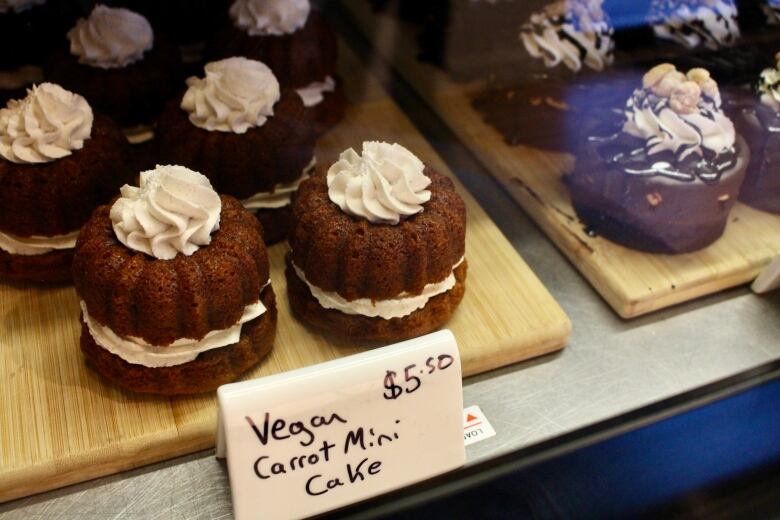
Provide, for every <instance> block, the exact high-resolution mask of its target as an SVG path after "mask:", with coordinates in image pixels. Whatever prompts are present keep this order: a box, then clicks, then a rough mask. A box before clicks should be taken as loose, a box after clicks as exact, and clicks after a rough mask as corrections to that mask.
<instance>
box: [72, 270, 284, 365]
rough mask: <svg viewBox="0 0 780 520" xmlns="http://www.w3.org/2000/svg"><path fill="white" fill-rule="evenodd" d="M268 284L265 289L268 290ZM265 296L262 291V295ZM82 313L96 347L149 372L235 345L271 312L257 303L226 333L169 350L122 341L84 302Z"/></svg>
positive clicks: (179, 342)
mask: <svg viewBox="0 0 780 520" xmlns="http://www.w3.org/2000/svg"><path fill="white" fill-rule="evenodd" d="M270 283H271V282H270V281H268V282H267V283H266V284H265V285H264V286H263V289H265V287H267V286H268V285H269V284H270ZM260 292H261V293H262V290H261V291H260ZM80 303H81V312H82V315H83V319H84V323H86V324H87V329H89V334H90V336H92V339H94V340H95V343H97V344H98V345H100V346H101V347H103V348H104V349H106V350H108V351H109V352H111V353H112V354H114V355H116V356H119V357H120V358H122V359H124V360H125V361H127V362H128V363H131V364H134V365H143V366H145V367H149V368H160V367H172V366H175V365H181V364H183V363H188V362H190V361H192V360H194V359H195V358H197V357H198V354H200V353H201V352H206V351H208V350H213V349H215V348H221V347H227V346H230V345H235V344H236V343H238V340H239V339H240V338H241V328H242V325H243V324H244V323H247V322H249V321H252V320H254V319H255V318H257V317H259V316H262V315H263V314H264V313H265V311H266V310H267V309H266V307H265V305H263V302H262V301H260V300H257V301H256V302H255V303H251V304H249V305H247V306H246V307H244V313H243V314H242V315H241V317H240V318H239V320H238V322H236V324H235V325H233V326H231V327H228V328H226V329H222V330H212V331H211V332H209V333H208V334H206V335H205V336H204V337H203V339H200V340H197V339H191V338H181V339H177V340H176V341H174V342H173V343H171V344H170V345H167V346H155V345H150V344H149V343H147V342H146V341H144V340H143V339H141V338H136V337H134V336H127V337H124V338H123V337H121V336H119V335H117V334H116V333H115V332H114V331H113V330H111V329H110V328H109V327H106V326H105V325H101V324H100V323H98V322H97V321H95V320H94V319H93V318H92V317H91V316H90V315H89V312H87V305H86V303H84V301H83V300H82V301H81V302H80Z"/></svg>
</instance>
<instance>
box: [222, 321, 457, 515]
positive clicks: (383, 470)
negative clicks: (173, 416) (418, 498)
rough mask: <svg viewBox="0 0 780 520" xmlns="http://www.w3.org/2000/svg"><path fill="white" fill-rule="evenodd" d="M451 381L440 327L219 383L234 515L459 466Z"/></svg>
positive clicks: (351, 496)
mask: <svg viewBox="0 0 780 520" xmlns="http://www.w3.org/2000/svg"><path fill="white" fill-rule="evenodd" d="M461 385H462V382H461V366H460V356H459V354H458V348H457V344H456V343H455V338H454V337H453V335H452V333H451V332H450V331H448V330H444V331H440V332H436V333H433V334H429V335H427V336H423V337H420V338H417V339H414V340H410V341H405V342H403V343H398V344H395V345H391V346H388V347H384V348H379V349H374V350H370V351H367V352H364V353H361V354H357V355H354V356H348V357H345V358H341V359H338V360H334V361H329V362H327V363H321V364H319V365H314V366H309V367H305V368H302V369H299V370H294V371H292V372H287V373H283V374H276V375H273V376H269V377H265V378H262V379H256V380H252V381H245V382H241V383H234V384H230V385H225V386H222V387H220V388H219V390H218V392H217V398H218V401H219V419H218V420H219V425H218V426H219V427H218V434H217V456H218V457H224V456H225V455H227V460H228V472H229V474H230V486H231V489H232V496H233V509H234V513H235V516H236V518H237V519H239V520H242V519H249V518H300V517H306V516H310V515H316V514H319V513H323V512H326V511H330V510H332V509H335V508H338V507H342V506H345V505H348V504H350V503H353V502H356V501H359V500H363V499H366V498H369V497H372V496H375V495H378V494H381V493H385V492H388V491H391V490H393V489H397V488H399V487H402V486H404V485H407V484H411V483H414V482H418V481H421V480H424V479H426V478H429V477H432V476H434V475H438V474H440V473H443V472H446V471H449V470H453V469H455V468H458V467H460V466H462V465H463V464H464V462H465V449H464V445H463V442H462V441H461V438H460V432H461V431H463V430H462V428H463V422H462V413H463V391H462V386H461Z"/></svg>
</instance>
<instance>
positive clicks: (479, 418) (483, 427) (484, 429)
mask: <svg viewBox="0 0 780 520" xmlns="http://www.w3.org/2000/svg"><path fill="white" fill-rule="evenodd" d="M495 434H496V430H494V429H493V426H492V425H491V424H490V422H489V421H488V420H487V417H485V414H484V413H482V409H480V407H479V406H476V405H474V406H469V407H468V408H466V409H464V410H463V444H464V445H466V446H469V445H471V444H474V443H476V442H479V441H484V440H485V439H489V438H490V437H493V436H494V435H495Z"/></svg>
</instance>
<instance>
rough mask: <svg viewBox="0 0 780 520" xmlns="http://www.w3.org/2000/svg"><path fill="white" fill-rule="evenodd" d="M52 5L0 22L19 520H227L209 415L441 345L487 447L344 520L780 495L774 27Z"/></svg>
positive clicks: (749, 12)
mask: <svg viewBox="0 0 780 520" xmlns="http://www.w3.org/2000/svg"><path fill="white" fill-rule="evenodd" d="M50 4H53V5H50ZM61 4H62V5H60V3H56V2H52V1H51V0H47V1H40V0H36V1H21V2H6V5H4V4H3V3H2V1H0V28H4V27H8V28H9V29H8V31H0V34H2V35H5V36H0V41H2V42H5V41H6V40H5V38H6V37H8V38H9V40H8V41H9V43H8V45H6V46H4V48H12V47H13V45H12V44H11V43H10V39H12V38H14V37H16V38H20V39H24V38H30V37H32V35H36V34H44V35H45V38H41V39H39V40H36V43H35V45H32V44H31V45H30V46H29V47H30V48H29V49H25V50H24V53H20V54H18V55H16V54H13V53H7V52H6V51H2V52H0V58H2V59H0V100H2V102H3V104H4V106H5V108H4V109H3V110H2V111H0V316H1V317H2V323H3V326H2V328H0V394H1V395H2V396H3V403H4V405H3V407H2V412H0V446H2V450H0V502H2V503H0V518H9V519H10V518H28V517H37V516H40V517H65V518H70V517H73V518H76V517H79V518H82V517H89V516H90V515H91V516H94V517H96V518H98V517H104V516H108V515H112V516H119V517H123V516H124V517H127V518H146V517H151V516H163V517H165V516H169V517H179V516H182V517H188V518H189V517H204V518H206V517H209V518H213V517H222V516H227V517H230V516H231V515H232V511H233V510H232V506H231V491H230V485H229V480H228V472H227V468H226V465H225V464H224V463H222V462H220V461H218V460H217V459H215V458H214V451H213V447H214V444H215V431H216V430H215V425H216V421H217V400H216V393H215V389H216V388H217V387H218V386H220V385H222V384H225V383H229V382H231V381H236V380H252V379H255V378H261V377H264V376H269V375H273V374H282V373H286V372H288V371H291V370H294V369H297V368H300V367H306V366H312V365H316V364H318V363H323V362H327V361H331V360H336V359H339V358H344V357H347V356H350V355H352V354H356V353H360V352H366V351H367V350H370V349H371V348H375V347H379V346H384V345H388V344H391V343H394V342H396V341H400V340H404V339H407V338H414V337H418V336H421V335H424V334H426V333H428V332H431V331H434V330H438V329H441V328H447V329H449V330H451V331H452V333H453V335H454V337H455V339H456V340H457V343H458V349H459V352H460V361H461V364H462V375H463V378H464V379H463V404H464V406H466V407H469V406H473V405H476V406H478V407H479V409H480V413H482V414H484V420H485V421H489V423H490V424H491V425H492V429H494V430H495V435H494V436H489V437H487V438H484V439H481V440H479V441H478V442H475V443H473V444H470V443H467V446H466V465H465V467H464V468H462V469H459V470H456V471H454V472H452V473H448V474H445V475H442V476H439V477H434V478H432V479H430V480H428V481H424V482H422V483H418V484H415V485H413V486H409V487H403V488H401V489H400V490H397V491H395V492H393V493H391V494H390V495H387V496H380V497H377V498H373V499H369V500H368V501H365V502H360V503H358V504H354V505H348V506H346V507H345V508H343V509H338V510H336V511H333V512H331V514H332V515H334V516H337V517H338V516H355V517H380V516H394V515H407V516H410V517H419V516H423V515H424V516H431V515H433V516H437V515H438V516H442V517H445V516H448V515H450V517H451V515H456V516H457V514H458V513H457V512H463V511H471V513H470V514H474V515H476V516H481V515H482V514H484V515H485V516H497V517H502V516H514V515H517V516H536V515H537V514H541V513H540V511H543V510H544V511H545V514H546V515H549V516H604V515H616V516H623V515H632V514H637V513H646V514H655V513H658V514H661V513H664V512H677V513H679V514H682V515H683V516H684V515H686V514H690V511H689V510H687V509H686V508H685V503H684V502H682V501H683V500H684V499H685V497H687V496H691V494H693V493H705V494H706V493H711V494H712V496H716V495H717V494H718V493H720V494H721V495H722V494H727V495H728V494H734V495H735V496H736V495H737V494H738V490H744V489H752V490H755V493H756V495H755V496H759V494H760V492H761V490H760V489H758V488H756V485H755V483H756V482H761V481H770V482H771V481H776V479H777V471H776V464H777V462H778V460H779V459H778V457H779V456H780V454H779V453H778V452H777V449H776V448H777V446H775V445H774V444H776V443H772V442H771V440H767V439H771V438H773V435H774V437H775V438H776V434H777V431H778V429H777V417H776V413H775V412H774V411H773V409H772V407H771V406H767V405H766V403H771V401H772V399H773V397H776V395H777V392H776V386H777V385H776V384H775V383H776V379H777V366H776V365H777V362H778V359H780V343H778V342H777V340H776V338H777V335H778V333H779V332H780V299H778V296H779V295H778V293H777V291H774V292H771V291H769V292H766V293H762V294H758V293H756V292H753V291H751V289H750V287H749V284H750V283H751V282H752V281H753V280H754V279H755V278H756V277H757V276H758V275H759V273H761V272H762V271H763V272H766V273H768V274H765V276H766V277H767V278H768V279H771V278H772V274H771V272H770V271H771V269H772V267H771V266H770V264H771V263H772V261H773V259H775V258H777V257H778V256H780V215H778V212H777V207H776V206H777V202H778V201H779V200H780V191H779V190H778V189H777V186H780V182H778V178H780V177H778V172H776V171H775V162H776V161H775V158H776V157H775V156H776V152H775V150H774V146H775V145H776V144H777V143H776V142H775V134H776V133H777V131H778V130H777V128H775V127H776V126H777V125H776V123H777V121H776V120H777V118H778V114H780V108H779V107H780V105H778V100H780V94H778V85H779V84H780V79H779V78H780V72H778V61H777V57H776V52H780V32H778V27H780V25H777V12H778V11H777V6H775V5H774V3H773V2H769V1H767V2H764V1H763V0H760V1H759V0H754V1H751V0H745V1H743V2H734V1H732V0H717V1H715V0H690V1H679V2H655V1H650V0H647V1H644V0H643V1H642V2H633V1H621V0H603V1H599V0H592V1H591V0H559V1H556V2H547V1H537V0H534V1H528V2H525V1H520V0H491V1H481V0H463V1H461V0H449V1H434V2H424V3H421V2H411V1H410V2H407V1H404V0H389V1H384V0H381V1H380V0H376V1H371V0H341V1H339V2H322V3H317V2H313V3H310V2H308V1H307V0H295V1H285V2H282V1H279V0H236V1H235V2H230V1H222V0H212V1H206V2H193V3H187V2H171V3H170V4H169V5H168V4H166V5H162V4H160V5H158V4H156V3H154V2H144V1H130V0H128V1H121V0H117V1H112V2H108V3H107V4H101V5H93V3H92V2H62V3H61ZM184 4H187V5H186V6H185V5H184ZM177 12H181V13H184V14H182V15H181V17H178V16H176V15H175V13H177ZM6 54H8V55H6ZM11 54H13V55H11ZM6 100H7V104H6ZM123 133H124V135H122V134H123ZM770 282H771V280H770ZM770 285H771V284H770ZM258 294H259V296H258ZM407 378H409V375H408V373H407ZM407 381H408V379H407ZM418 381H419V380H418ZM467 409H468V408H467ZM707 421H709V422H707ZM250 422H251V421H250ZM703 425H706V428H705V427H704V426H703ZM737 425H740V426H739V427H737ZM745 425H747V426H745ZM704 431H707V432H709V431H712V432H715V434H713V435H710V436H709V437H708V436H706V435H705V434H704V433H703V432H704ZM718 433H721V434H722V435H721V436H718ZM696 439H700V440H701V446H699V449H698V450H690V453H686V454H685V455H686V457H688V458H685V459H684V460H685V462H684V463H683V462H681V460H683V459H680V460H676V461H675V453H677V454H678V455H679V454H680V451H679V450H683V451H684V450H685V448H684V446H685V445H686V443H688V445H691V444H695V443H696ZM675 442H678V444H674V443H675ZM643 443H644V444H643ZM738 443H739V445H740V446H744V449H745V452H746V453H748V454H749V456H746V457H745V458H744V460H742V461H741V463H740V464H737V463H735V462H734V461H732V460H731V459H729V457H727V456H726V453H728V449H726V447H729V448H731V449H737V448H735V446H736V445H737V444H738ZM643 446H653V447H656V448H657V450H656V451H653V452H652V453H653V455H652V457H651V456H649V455H648V456H647V457H645V458H642V457H631V456H627V455H626V453H630V452H632V450H638V451H637V453H639V452H640V451H641V449H642V447H643ZM670 446H671V447H670ZM664 447H669V448H668V449H665V448H664ZM675 450H678V451H677V452H675ZM707 453H709V454H710V456H711V458H710V459H706V456H705V455H706V454H707ZM598 457H606V458H609V459H614V460H615V461H616V462H615V464H613V465H610V466H608V467H607V466H605V467H603V468H599V467H598V464H596V463H595V462H594V460H598ZM651 458H652V460H650V459H651ZM705 459H706V460H705ZM651 466H652V468H653V469H652V471H651V470H650V469H649V468H650V467H651ZM656 466H657V467H656ZM669 472H674V474H675V476H679V485H675V486H667V487H659V486H655V487H654V486H653V485H652V483H653V482H655V481H654V480H653V479H660V480H663V479H668V478H670V476H669V475H670V473H669ZM702 475H706V478H703V477H702ZM756 475H758V476H756ZM632 477H633V478H634V480H635V482H636V486H635V487H633V488H630V487H629V486H620V485H618V484H617V483H619V482H622V481H623V480H624V479H627V478H632ZM600 479H601V480H600ZM773 479H774V480H773ZM589 482H590V483H593V485H591V486H588V485H587V484H586V483H589ZM604 482H611V484H609V485H607V484H603V483H604ZM643 483H645V484H646V485H643ZM602 484H603V485H602ZM599 486H602V487H599ZM604 486H607V487H604ZM717 486H721V487H717ZM723 486H725V487H723ZM607 488H609V490H606V489H607ZM515 489H517V490H519V489H522V490H523V491H522V493H520V492H519V491H518V492H517V493H519V494H516V493H514V492H513V491H512V490H515ZM553 490H555V491H553ZM713 490H714V491H713ZM724 490H725V491H724ZM740 492H742V491H740ZM589 494H594V496H595V495H598V496H600V497H602V498H604V497H610V496H612V497H614V504H613V505H609V504H608V503H607V502H608V501H593V502H592V509H589V510H587V511H585V509H584V508H585V505H584V503H583V502H582V501H580V500H579V499H578V498H577V497H581V496H588V495H589ZM513 495H516V496H513ZM483 496H484V497H489V501H490V506H489V507H487V506H486V505H485V504H484V503H481V502H484V501H487V500H488V499H487V498H485V499H484V500H483V499H477V498H476V497H483ZM543 496H544V497H547V498H544V499H542V498H541V497H543ZM708 496H709V495H708ZM767 503H768V505H767V508H766V509H763V510H761V511H765V512H767V514H770V513H771V512H772V511H774V512H775V513H776V508H774V509H773V508H772V507H771V505H772V501H771V500H768V501H767ZM545 504H546V505H545ZM548 506H549V508H548ZM735 507H736V509H735V510H736V511H739V510H740V508H739V507H738V506H735ZM675 508H676V509H675ZM543 516H544V515H543Z"/></svg>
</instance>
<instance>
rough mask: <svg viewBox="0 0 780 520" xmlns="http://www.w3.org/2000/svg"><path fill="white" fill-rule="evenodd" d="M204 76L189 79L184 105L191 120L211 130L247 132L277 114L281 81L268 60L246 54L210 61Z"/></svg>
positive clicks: (182, 104) (199, 126) (182, 102)
mask: <svg viewBox="0 0 780 520" xmlns="http://www.w3.org/2000/svg"><path fill="white" fill-rule="evenodd" d="M204 70H205V73H206V76H205V77H204V78H203V79H200V78H197V77H191V78H189V79H188V80H187V86H188V87H189V88H188V89H187V92H186V93H185V94H184V98H183V99H182V101H181V108H182V109H183V110H185V111H186V112H188V113H189V114H190V117H189V118H190V122H191V123H192V124H193V125H195V126H197V127H198V128H203V129H204V130H208V131H210V132H213V131H218V132H232V133H235V134H243V133H245V132H246V131H247V130H249V129H250V128H256V127H260V126H263V125H264V124H265V122H266V120H267V119H268V118H269V117H271V116H273V115H274V105H275V104H276V102H277V101H279V98H280V96H281V92H280V87H279V82H278V81H277V80H276V77H275V76H274V74H273V72H271V69H269V68H268V67H267V66H266V65H265V64H264V63H262V62H259V61H256V60H250V59H247V58H243V57H233V58H227V59H224V60H220V61H213V62H211V63H208V64H206V67H205V69H204Z"/></svg>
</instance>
